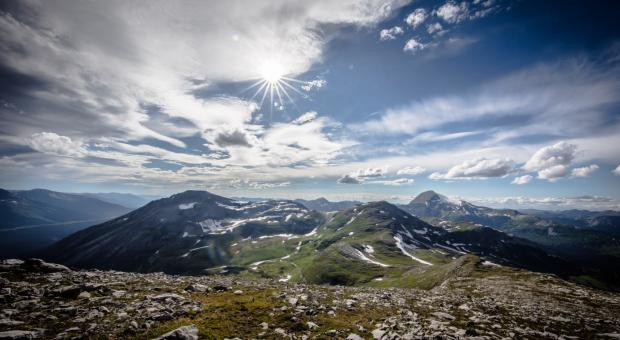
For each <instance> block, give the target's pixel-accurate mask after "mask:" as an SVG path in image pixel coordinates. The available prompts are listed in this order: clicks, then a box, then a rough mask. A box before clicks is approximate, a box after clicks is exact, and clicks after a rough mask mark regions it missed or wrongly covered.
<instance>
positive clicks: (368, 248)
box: [364, 244, 375, 254]
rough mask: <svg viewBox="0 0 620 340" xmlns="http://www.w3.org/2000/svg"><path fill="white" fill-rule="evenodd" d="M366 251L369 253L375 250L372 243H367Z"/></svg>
mask: <svg viewBox="0 0 620 340" xmlns="http://www.w3.org/2000/svg"><path fill="white" fill-rule="evenodd" d="M364 251H365V252H366V253H368V254H372V253H374V252H375V248H373V247H372V246H371V245H368V244H365V245H364Z"/></svg>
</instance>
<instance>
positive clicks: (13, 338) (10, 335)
mask: <svg viewBox="0 0 620 340" xmlns="http://www.w3.org/2000/svg"><path fill="white" fill-rule="evenodd" d="M38 337H39V333H37V332H33V331H21V330H13V331H5V332H0V340H9V339H10V340H27V339H36V338H38Z"/></svg>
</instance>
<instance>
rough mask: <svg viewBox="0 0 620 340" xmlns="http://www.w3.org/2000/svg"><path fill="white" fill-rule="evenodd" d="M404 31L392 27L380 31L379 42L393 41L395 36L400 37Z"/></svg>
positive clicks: (397, 27) (398, 27)
mask: <svg viewBox="0 0 620 340" xmlns="http://www.w3.org/2000/svg"><path fill="white" fill-rule="evenodd" d="M404 32H405V31H403V29H402V28H401V27H400V26H394V27H392V28H389V29H387V28H386V29H382V30H381V31H380V32H379V40H381V41H386V40H394V39H396V37H397V36H399V35H402V34H403V33H404Z"/></svg>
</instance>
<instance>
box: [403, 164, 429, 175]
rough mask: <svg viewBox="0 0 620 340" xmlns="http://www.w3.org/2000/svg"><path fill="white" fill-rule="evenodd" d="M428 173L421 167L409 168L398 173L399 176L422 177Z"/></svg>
mask: <svg viewBox="0 0 620 340" xmlns="http://www.w3.org/2000/svg"><path fill="white" fill-rule="evenodd" d="M425 172H426V169H425V168H423V167H421V166H407V167H404V168H402V169H400V170H398V171H397V172H396V174H397V175H412V176H416V175H421V174H423V173H425Z"/></svg>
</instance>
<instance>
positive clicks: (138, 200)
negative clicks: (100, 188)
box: [80, 192, 160, 209]
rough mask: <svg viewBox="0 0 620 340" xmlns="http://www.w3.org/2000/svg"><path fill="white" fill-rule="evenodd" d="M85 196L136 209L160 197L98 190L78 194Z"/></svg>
mask: <svg viewBox="0 0 620 340" xmlns="http://www.w3.org/2000/svg"><path fill="white" fill-rule="evenodd" d="M80 195H82V196H86V197H93V198H96V199H98V200H101V201H104V202H108V203H113V204H117V205H121V206H123V207H127V208H131V209H136V208H140V207H141V206H143V205H145V204H147V203H149V202H150V201H153V200H156V199H158V198H160V197H157V196H138V195H134V194H126V193H117V192H99V193H82V194H80Z"/></svg>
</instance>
